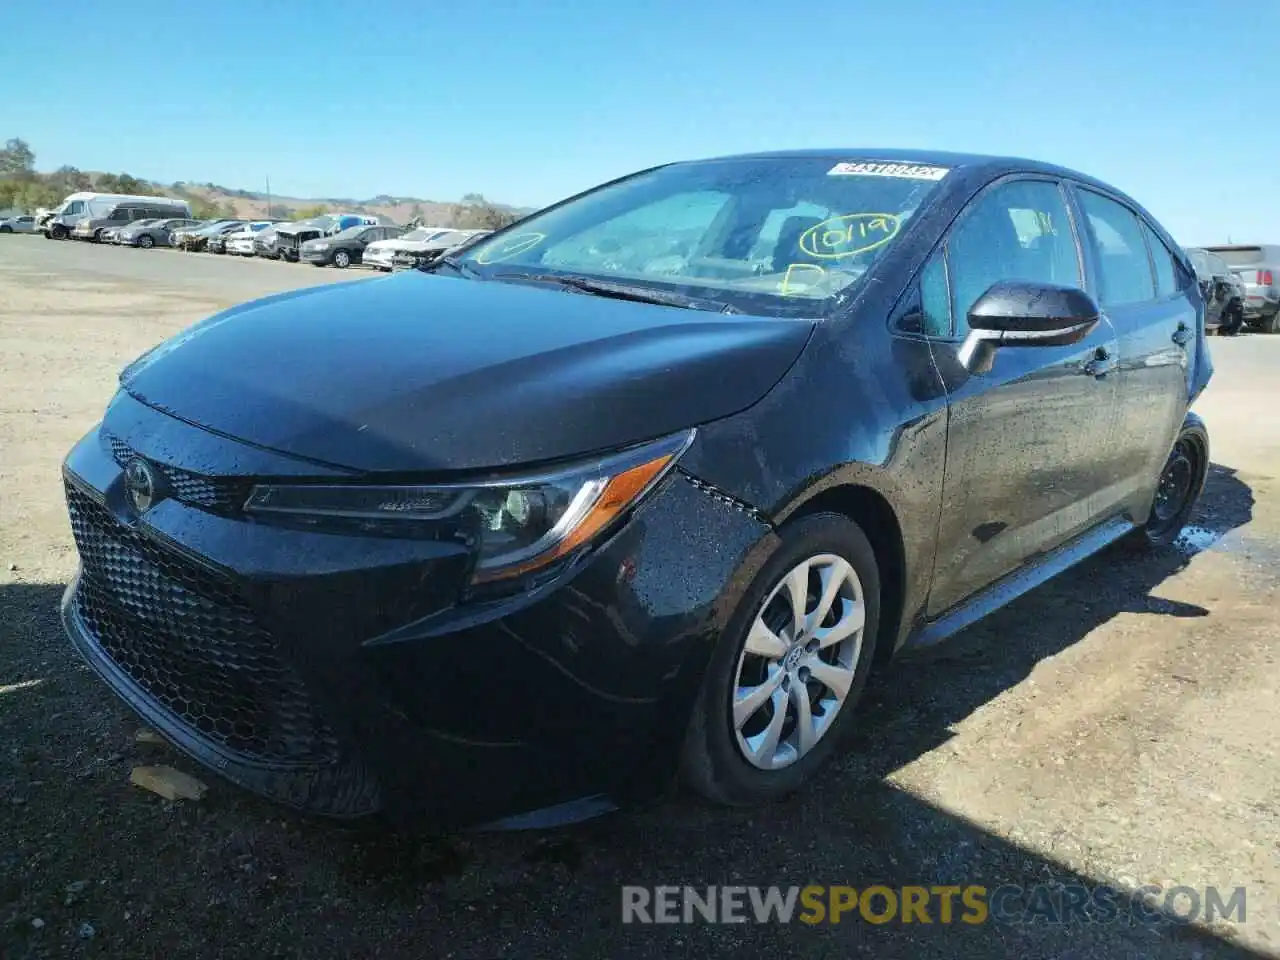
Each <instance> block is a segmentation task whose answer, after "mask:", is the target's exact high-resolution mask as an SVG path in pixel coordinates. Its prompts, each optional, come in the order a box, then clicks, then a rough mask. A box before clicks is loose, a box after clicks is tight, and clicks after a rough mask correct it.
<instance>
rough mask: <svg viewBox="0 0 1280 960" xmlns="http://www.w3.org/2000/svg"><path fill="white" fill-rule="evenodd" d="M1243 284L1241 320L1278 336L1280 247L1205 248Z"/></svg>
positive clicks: (1270, 244) (1263, 245)
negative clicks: (1221, 260) (1225, 262)
mask: <svg viewBox="0 0 1280 960" xmlns="http://www.w3.org/2000/svg"><path fill="white" fill-rule="evenodd" d="M1205 249H1206V250H1208V251H1209V252H1210V253H1215V254H1217V255H1218V256H1220V257H1221V258H1222V259H1223V260H1225V261H1227V266H1229V267H1230V268H1231V269H1232V271H1233V272H1234V273H1235V274H1236V276H1238V277H1239V278H1240V279H1241V280H1243V281H1244V292H1245V299H1244V319H1245V322H1246V323H1248V324H1249V325H1250V326H1252V327H1256V328H1257V329H1259V330H1261V331H1262V332H1263V333H1280V245H1277V244H1274V243H1262V244H1258V245H1256V246H1239V245H1232V246H1224V247H1205Z"/></svg>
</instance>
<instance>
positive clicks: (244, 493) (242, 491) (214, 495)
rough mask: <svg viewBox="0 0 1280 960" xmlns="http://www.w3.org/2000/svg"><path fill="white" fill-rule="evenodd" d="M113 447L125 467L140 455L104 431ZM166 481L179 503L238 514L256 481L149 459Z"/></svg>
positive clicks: (167, 490) (118, 459)
mask: <svg viewBox="0 0 1280 960" xmlns="http://www.w3.org/2000/svg"><path fill="white" fill-rule="evenodd" d="M103 436H104V437H105V439H106V441H107V445H108V446H109V447H110V448H111V456H112V459H114V460H115V461H116V463H118V464H120V466H122V467H123V466H124V465H125V464H126V463H128V462H129V461H130V460H132V459H133V458H134V457H136V456H137V454H136V453H134V451H133V450H132V448H130V446H129V445H128V444H127V443H125V442H124V441H123V440H121V439H120V438H119V437H117V436H115V435H114V434H110V433H105V432H104V434H103ZM147 463H149V464H150V465H151V467H152V468H153V469H155V470H156V471H157V472H158V473H159V474H160V476H161V478H162V480H163V481H164V487H165V489H164V492H165V494H166V495H167V496H169V497H172V498H173V499H174V500H177V501H179V502H180V503H185V504H187V505H188V506H192V507H199V508H200V509H201V510H208V511H210V512H212V513H229V514H233V513H238V512H239V510H240V508H241V507H242V506H244V502H245V500H247V499H248V498H249V493H250V491H251V490H252V488H253V482H252V481H250V480H244V479H242V478H239V477H206V476H203V475H202V474H198V473H192V472H191V471H190V470H182V469H180V468H179V467H173V466H169V465H168V464H164V463H156V462H155V461H154V460H148V461H147Z"/></svg>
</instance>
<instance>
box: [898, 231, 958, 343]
mask: <svg viewBox="0 0 1280 960" xmlns="http://www.w3.org/2000/svg"><path fill="white" fill-rule="evenodd" d="M893 325H894V327H895V328H896V329H898V330H900V331H902V332H903V333H922V334H924V335H925V336H926V337H949V336H951V297H950V295H949V294H948V292H947V258H946V257H945V256H944V255H943V251H942V248H941V247H939V248H938V249H937V250H935V251H934V252H933V256H932V257H930V258H929V262H928V263H926V264H925V265H924V269H923V270H921V271H920V279H919V280H918V281H917V282H916V285H915V288H914V289H912V290H909V291H908V292H907V295H906V299H904V300H903V302H902V303H901V304H900V306H899V308H898V312H897V315H896V316H895V317H894V318H893Z"/></svg>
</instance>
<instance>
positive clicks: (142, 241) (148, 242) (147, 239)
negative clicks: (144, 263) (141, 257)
mask: <svg viewBox="0 0 1280 960" xmlns="http://www.w3.org/2000/svg"><path fill="white" fill-rule="evenodd" d="M155 245H156V241H155V238H153V237H152V236H151V235H150V234H149V233H144V234H143V235H142V236H140V237H139V238H138V246H140V247H144V248H147V247H154V246H155Z"/></svg>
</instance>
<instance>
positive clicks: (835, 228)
mask: <svg viewBox="0 0 1280 960" xmlns="http://www.w3.org/2000/svg"><path fill="white" fill-rule="evenodd" d="M901 226H902V221H901V220H900V219H899V218H898V217H897V215H895V214H892V213H846V214H845V215H844V216H841V217H831V218H830V219H828V220H823V221H822V222H821V223H816V224H814V225H813V226H812V227H810V228H809V229H808V230H806V231H805V232H804V233H802V234H800V241H799V245H800V249H801V250H802V251H804V252H805V253H807V254H808V255H809V256H811V257H817V258H819V259H821V260H838V259H839V258H841V257H852V256H856V255H857V254H859V253H866V252H868V251H869V250H874V249H876V248H877V247H881V246H884V244H886V243H888V242H889V241H890V240H892V239H893V238H894V237H896V236H897V235H898V230H899V229H900V228H901Z"/></svg>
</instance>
